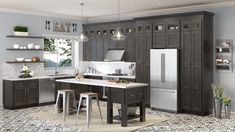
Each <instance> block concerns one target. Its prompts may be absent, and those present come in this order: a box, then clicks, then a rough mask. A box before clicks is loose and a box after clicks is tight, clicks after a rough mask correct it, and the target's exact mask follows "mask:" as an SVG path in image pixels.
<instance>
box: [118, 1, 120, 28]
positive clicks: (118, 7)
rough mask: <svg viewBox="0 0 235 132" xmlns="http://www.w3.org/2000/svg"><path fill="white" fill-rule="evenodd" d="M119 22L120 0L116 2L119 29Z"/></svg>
mask: <svg viewBox="0 0 235 132" xmlns="http://www.w3.org/2000/svg"><path fill="white" fill-rule="evenodd" d="M119 21H120V0H118V27H119Z"/></svg>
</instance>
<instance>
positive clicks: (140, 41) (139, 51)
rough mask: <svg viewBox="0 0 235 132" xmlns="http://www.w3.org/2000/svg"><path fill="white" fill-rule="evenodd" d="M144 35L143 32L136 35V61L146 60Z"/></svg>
mask: <svg viewBox="0 0 235 132" xmlns="http://www.w3.org/2000/svg"><path fill="white" fill-rule="evenodd" d="M144 44H145V43H144V36H143V35H142V34H137V35H136V43H135V45H136V47H135V48H136V52H135V57H136V61H137V62H141V63H143V61H144V58H143V56H144V50H143V47H144Z"/></svg>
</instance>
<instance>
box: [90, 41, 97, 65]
mask: <svg viewBox="0 0 235 132" xmlns="http://www.w3.org/2000/svg"><path fill="white" fill-rule="evenodd" d="M89 41H90V44H91V51H90V54H91V61H95V60H96V48H97V47H96V38H95V37H94V38H91V39H90V40H89Z"/></svg>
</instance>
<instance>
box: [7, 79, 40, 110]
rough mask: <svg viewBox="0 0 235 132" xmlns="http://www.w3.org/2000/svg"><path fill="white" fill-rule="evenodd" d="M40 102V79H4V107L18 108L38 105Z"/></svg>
mask: <svg viewBox="0 0 235 132" xmlns="http://www.w3.org/2000/svg"><path fill="white" fill-rule="evenodd" d="M38 102H39V87H38V80H24V81H9V80H3V107H4V108H6V109H17V108H24V107H28V106H37V105H38Z"/></svg>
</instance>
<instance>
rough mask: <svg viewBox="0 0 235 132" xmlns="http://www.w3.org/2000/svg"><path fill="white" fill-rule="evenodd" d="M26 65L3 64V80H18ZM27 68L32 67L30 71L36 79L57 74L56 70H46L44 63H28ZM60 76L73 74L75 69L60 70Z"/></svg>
mask: <svg viewBox="0 0 235 132" xmlns="http://www.w3.org/2000/svg"><path fill="white" fill-rule="evenodd" d="M23 65H24V64H8V63H3V64H2V71H3V72H2V78H3V79H7V78H8V79H9V78H18V77H19V75H20V74H21V73H20V71H21V67H22V66H23ZM26 65H27V66H29V67H30V69H31V70H32V71H33V72H34V75H33V76H34V77H38V76H45V75H53V74H55V69H54V68H51V69H45V68H44V64H43V63H27V64H26ZM57 71H58V72H59V74H73V73H74V69H73V68H70V69H59V68H58V70H57Z"/></svg>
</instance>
